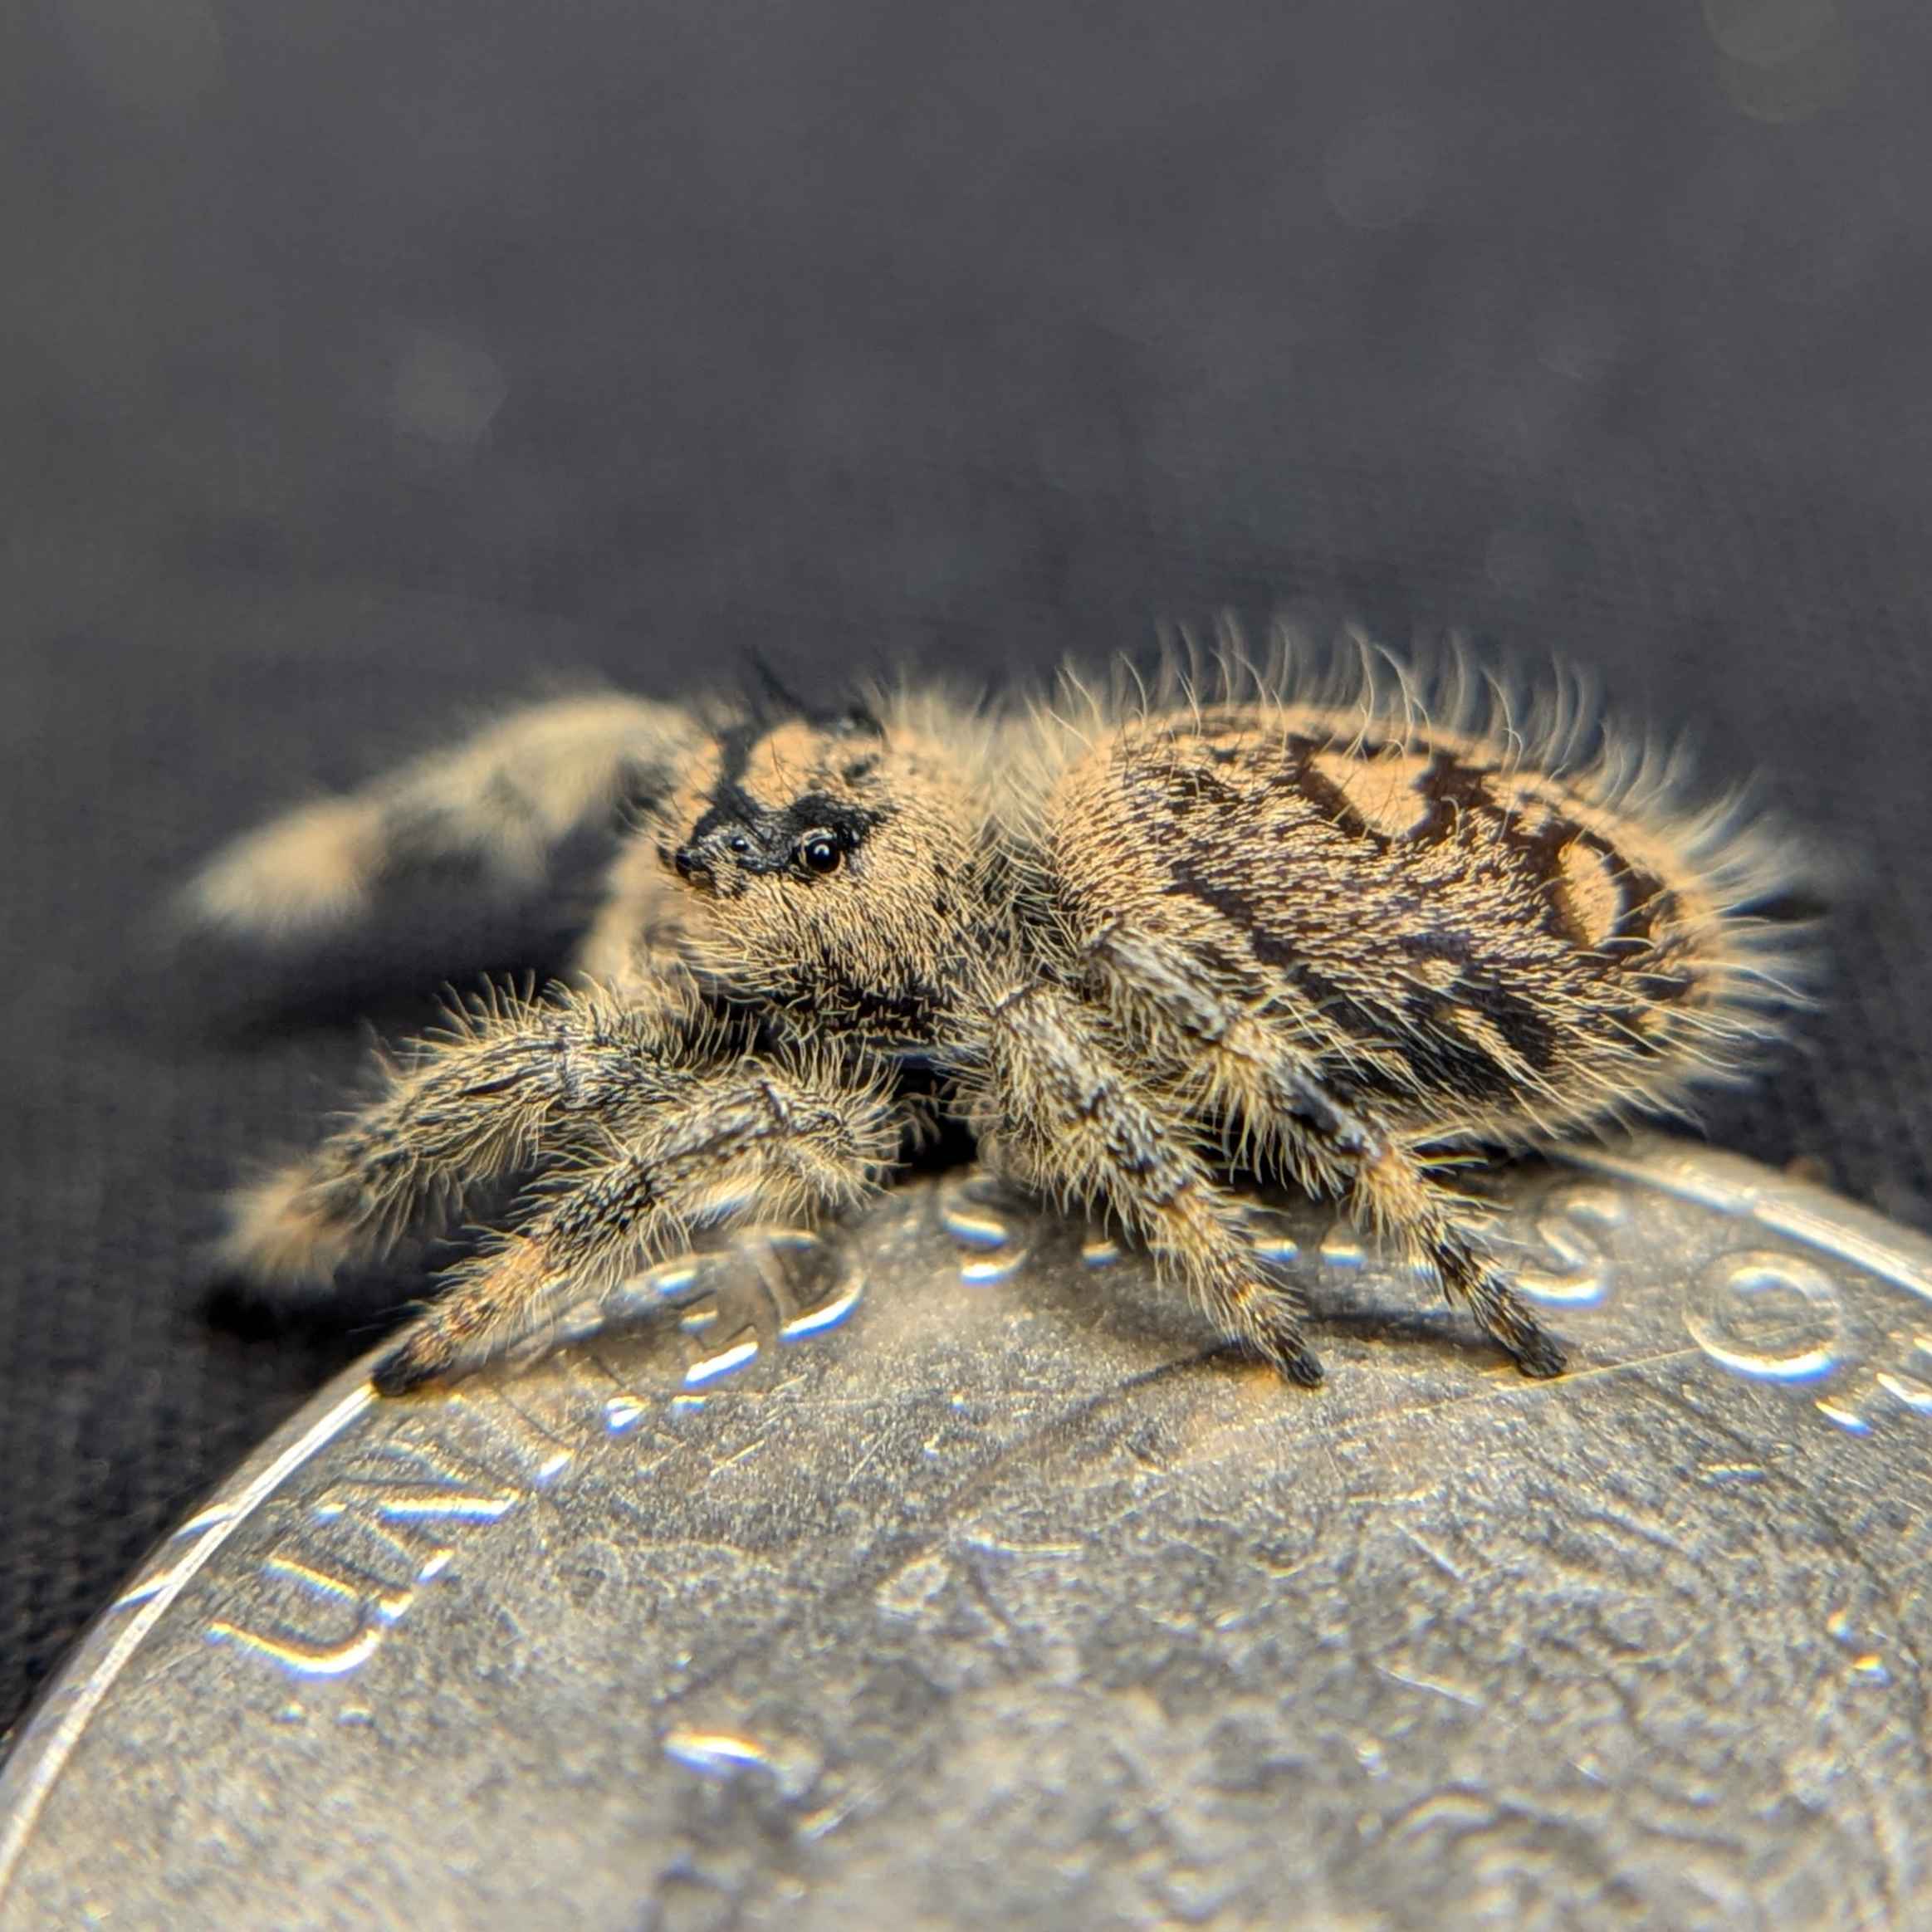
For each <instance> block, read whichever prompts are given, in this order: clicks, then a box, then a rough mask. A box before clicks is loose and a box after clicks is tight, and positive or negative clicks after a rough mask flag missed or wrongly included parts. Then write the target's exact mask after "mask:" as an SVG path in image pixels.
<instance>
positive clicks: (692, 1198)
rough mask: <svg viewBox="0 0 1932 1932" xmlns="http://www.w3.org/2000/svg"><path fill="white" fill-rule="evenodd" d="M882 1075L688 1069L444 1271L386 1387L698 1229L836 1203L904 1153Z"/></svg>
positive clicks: (543, 1313) (489, 1347)
mask: <svg viewBox="0 0 1932 1932" xmlns="http://www.w3.org/2000/svg"><path fill="white" fill-rule="evenodd" d="M899 1136H900V1125H899V1120H898V1114H897V1113H896V1111H895V1109H894V1108H893V1104H892V1103H891V1100H890V1098H889V1096H888V1092H887V1089H886V1088H885V1087H884V1086H883V1084H881V1083H872V1082H864V1083H860V1082H857V1081H854V1079H853V1078H851V1077H850V1076H849V1075H848V1074H844V1073H843V1072H841V1070H840V1069H839V1068H838V1067H837V1066H836V1065H834V1064H833V1063H832V1062H830V1061H829V1060H812V1059H793V1060H790V1061H787V1060H784V1059H774V1060H771V1061H768V1062H764V1063H757V1062H752V1061H749V1060H746V1061H742V1062H740V1063H739V1064H737V1065H736V1066H734V1067H731V1068H728V1069H724V1070H723V1071H721V1072H717V1073H715V1074H712V1075H711V1076H709V1077H708V1078H703V1079H701V1080H698V1081H696V1082H694V1083H692V1087H691V1088H690V1089H689V1090H688V1091H687V1093H685V1094H684V1095H683V1096H682V1098H681V1101H680V1103H679V1104H678V1106H677V1109H676V1110H675V1111H674V1112H673V1113H668V1114H666V1115H665V1116H664V1117H663V1118H661V1119H660V1120H659V1121H658V1122H657V1123H655V1124H654V1125H653V1126H652V1127H650V1128H649V1129H648V1131H647V1132H644V1133H643V1134H642V1135H641V1136H640V1137H638V1139H637V1140H636V1142H634V1144H633V1145H631V1146H629V1147H626V1148H625V1149H624V1151H623V1152H620V1153H619V1154H618V1155H616V1156H615V1157H614V1158H608V1159H604V1160H601V1161H599V1162H595V1163H594V1164H586V1165H584V1166H582V1167H579V1168H577V1169H575V1171H570V1172H568V1173H566V1174H565V1175H564V1176H561V1177H560V1179H559V1181H557V1182H556V1183H555V1185H554V1186H552V1187H551V1188H550V1191H549V1192H548V1194H547V1197H546V1198H545V1199H544V1201H543V1205H542V1206H540V1210H539V1211H538V1212H537V1213H536V1214H535V1215H533V1216H532V1218H531V1219H530V1220H527V1221H526V1223H525V1224H524V1225H522V1226H521V1228H519V1229H517V1230H514V1231H512V1232H511V1233H508V1234H506V1235H501V1236H499V1237H498V1238H497V1240H496V1241H495V1242H494V1243H493V1244H492V1246H491V1247H490V1248H489V1249H488V1250H486V1251H485V1252H484V1253H483V1254H482V1255H478V1256H477V1257H476V1259H474V1260H472V1261H470V1262H467V1263H466V1264H464V1265H463V1266H462V1267H461V1268H459V1269H457V1270H455V1271H454V1273H453V1274H452V1276H451V1278H450V1280H449V1284H448V1287H447V1288H446V1289H444V1291H443V1294H441V1295H439V1296H438V1299H436V1300H434V1301H433V1302H432V1303H430V1304H429V1306H428V1309H427V1310H426V1311H425V1312H424V1313H423V1315H422V1317H421V1318H419V1319H418V1321H417V1322H416V1323H415V1324H414V1325H413V1327H411V1328H409V1329H408V1330H407V1331H406V1332H405V1333H404V1335H403V1337H402V1338H401V1340H400V1341H399V1342H398V1343H397V1344H396V1346H395V1347H394V1348H392V1349H391V1350H390V1351H389V1353H388V1354H387V1355H386V1356H384V1358H383V1360H382V1361H381V1362H379V1364H378V1366H377V1367H376V1370H375V1377H374V1379H375V1385H376V1387H377V1388H379V1390H380V1391H381V1392H383V1393H384V1395H400V1394H403V1393H404V1392H406V1391H408V1390H409V1389H413V1388H415V1387H418V1385H419V1384H421V1383H423V1382H430V1381H433V1380H436V1379H437V1378H438V1377H443V1376H447V1375H451V1374H456V1373H460V1372H463V1371H465V1370H467V1369H471V1368H474V1367H477V1366H478V1365H480V1364H481V1363H482V1362H485V1361H487V1360H488V1359H490V1358H491V1357H493V1356H495V1355H496V1354H498V1353H499V1352H501V1350H503V1349H504V1348H506V1347H508V1346H509V1345H510V1344H511V1343H514V1342H516V1341H518V1340H521V1339H522V1338H524V1337H526V1336H528V1335H530V1334H532V1333H536V1332H537V1331H539V1330H540V1328H542V1326H543V1324H544V1323H545V1320H546V1319H547V1318H550V1316H552V1315H554V1314H555V1313H556V1312H557V1310H558V1309H559V1308H560V1307H561V1306H563V1305H565V1303H568V1302H571V1301H575V1300H576V1299H580V1298H581V1297H582V1296H583V1295H584V1294H594V1293H597V1292H599V1291H600V1290H602V1289H606V1288H608V1287H609V1285H610V1284H612V1283H613V1282H614V1281H616V1280H619V1279H622V1277H623V1276H624V1274H625V1273H627V1272H628V1271H629V1270H630V1269H633V1268H634V1267H636V1266H637V1265H638V1264H639V1263H640V1262H642V1261H643V1260H644V1259H646V1258H647V1257H648V1256H650V1255H656V1254H661V1253H663V1251H664V1250H667V1249H668V1248H669V1247H671V1246H673V1245H674V1244H676V1243H678V1242H680V1241H682V1240H685V1239H686V1238H687V1236H688V1235H689V1234H690V1232H691V1230H692V1229H693V1228H695V1227H698V1226H703V1225H713V1224H715V1223H717V1222H718V1221H721V1220H727V1219H735V1218H736V1217H737V1216H738V1215H742V1214H745V1213H748V1212H751V1211H762V1212H765V1213H775V1214H783V1215H790V1214H797V1213H809V1212H811V1211H816V1210H823V1209H828V1208H838V1207H842V1206H847V1205H849V1204H850V1203H851V1202H853V1201H856V1200H858V1199H859V1198H860V1197H861V1196H863V1195H864V1194H866V1193H868V1191H871V1190H872V1189H873V1187H875V1186H877V1185H878V1182H879V1180H880V1178H881V1176H882V1175H883V1171H884V1170H885V1169H886V1168H887V1167H888V1166H889V1165H890V1163H891V1162H892V1161H893V1158H894V1157H896V1155H897V1154H898V1147H899Z"/></svg>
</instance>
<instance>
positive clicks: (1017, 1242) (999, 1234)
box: [938, 1170, 1039, 1288]
mask: <svg viewBox="0 0 1932 1932" xmlns="http://www.w3.org/2000/svg"><path fill="white" fill-rule="evenodd" d="M938 1213H939V1222H940V1225H941V1226H942V1227H943V1228H944V1229H945V1230H946V1233H947V1234H949V1235H951V1236H952V1238H953V1240H955V1241H956V1242H957V1243H958V1244H959V1245H960V1247H961V1249H962V1250H965V1253H964V1255H962V1257H961V1261H960V1264H959V1274H960V1279H961V1281H965V1282H969V1283H971V1284H972V1285H973V1286H975V1287H976V1288H986V1287H990V1286H991V1285H992V1284H994V1283H995V1282H999V1281H1009V1280H1010V1279H1012V1278H1013V1276H1014V1275H1015V1274H1018V1273H1019V1272H1020V1269H1022V1268H1024V1267H1025V1265H1026V1264H1027V1262H1028V1261H1029V1260H1030V1259H1031V1257H1032V1255H1033V1240H1032V1233H1033V1225H1034V1222H1035V1221H1036V1220H1037V1219H1038V1217H1039V1208H1038V1206H1037V1204H1035V1203H1034V1202H1032V1201H1029V1200H1028V1199H1027V1197H1026V1196H1025V1195H1023V1194H1022V1193H1020V1191H1019V1190H1018V1189H1017V1188H1015V1187H1011V1186H1008V1185H1007V1184H1006V1183H1005V1181H1000V1180H999V1179H997V1178H996V1177H995V1176H991V1175H988V1174H985V1173H981V1172H979V1171H976V1170H969V1171H966V1172H964V1173H961V1174H958V1175H952V1176H948V1177H947V1178H946V1180H945V1181H942V1182H941V1184H940V1187H939V1201H938Z"/></svg>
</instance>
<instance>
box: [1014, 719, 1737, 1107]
mask: <svg viewBox="0 0 1932 1932" xmlns="http://www.w3.org/2000/svg"><path fill="white" fill-rule="evenodd" d="M1519 749H1520V748H1519V747H1513V746H1512V745H1511V744H1510V742H1509V741H1507V740H1505V739H1504V738H1503V737H1502V736H1498V737H1497V738H1496V739H1495V740H1494V741H1487V740H1485V738H1484V736H1483V735H1481V734H1480V733H1477V734H1473V735H1465V734H1460V733H1455V732H1431V731H1427V730H1426V729H1423V730H1416V731H1404V729H1403V728H1402V723H1401V721H1400V720H1390V719H1382V720H1374V719H1371V720H1370V721H1368V722H1367V724H1366V725H1365V723H1364V720H1363V717H1362V712H1359V711H1355V712H1342V711H1330V710H1326V709H1323V708H1321V707H1289V706H1274V705H1268V704H1230V705H1225V706H1221V707H1213V708H1209V709H1205V710H1202V711H1200V712H1193V711H1189V712H1173V713H1168V714H1165V715H1155V716H1151V717H1143V718H1139V719H1136V720H1133V721H1129V722H1127V723H1125V724H1123V725H1121V726H1118V727H1117V728H1116V729H1114V730H1113V731H1111V732H1109V733H1108V735H1106V736H1103V737H1102V738H1100V739H1099V740H1098V741H1096V742H1094V743H1093V745H1092V746H1091V748H1090V749H1089V750H1088V751H1085V752H1084V753H1083V754H1082V755H1081V756H1079V758H1078V760H1077V761H1074V763H1073V764H1072V765H1069V767H1068V769H1067V770H1065V771H1064V773H1063V775H1062V776H1061V778H1060V780H1059V783H1058V785H1056V786H1055V788H1054V791H1053V793H1052V795H1051V798H1050V800H1049V807H1048V812H1047V819H1046V824H1045V828H1044V830H1045V843H1046V846H1047V852H1046V861H1047V873H1048V875H1049V877H1050V878H1052V879H1053V881H1054V887H1053V890H1054V897H1055V898H1056V900H1057V902H1058V903H1057V907H1056V912H1057V913H1058V915H1059V919H1060V921H1061V922H1063V923H1064V926H1065V927H1067V929H1068V930H1069V933H1070V936H1071V937H1072V938H1073V940H1074V944H1075V946H1077V947H1079V948H1082V949H1086V950H1088V953H1089V957H1090V958H1091V957H1094V956H1096V955H1095V953H1094V951H1093V950H1092V949H1093V948H1094V947H1095V942H1098V941H1100V940H1101V939H1102V938H1103V936H1104V935H1106V934H1108V933H1109V932H1126V933H1129V934H1132V935H1133V936H1135V937H1137V938H1142V937H1144V938H1145V939H1146V940H1147V942H1151V943H1153V944H1155V945H1157V946H1163V947H1167V948H1171V949H1172V951H1173V956H1175V957H1176V958H1177V959H1178V958H1181V957H1185V959H1186V961H1187V962H1188V968H1189V971H1191V972H1194V973H1202V972H1205V973H1206V974H1207V975H1210V976H1211V977H1212V978H1213V980H1214V981H1215V983H1216V984H1217V985H1219V986H1220V987H1222V988H1223V989H1224V990H1226V991H1228V992H1230V993H1232V994H1234V995H1237V996H1238V998H1239V1000H1240V1004H1241V1005H1242V1007H1243V1009H1244V1010H1246V1011H1248V1012H1250V1013H1251V1014H1255V1015H1258V1016H1260V1015H1265V1016H1266V1017H1267V1019H1268V1020H1269V1022H1270V1024H1271V1025H1273V1026H1274V1027H1275V1028H1277V1029H1279V1030H1281V1032H1282V1034H1283V1036H1284V1038H1289V1039H1292V1040H1293V1043H1294V1046H1295V1048H1296V1049H1297V1050H1298V1051H1299V1052H1301V1053H1303V1054H1306V1055H1307V1056H1308V1057H1309V1059H1312V1061H1313V1063H1314V1064H1316V1066H1317V1067H1318V1069H1319V1071H1320V1072H1321V1073H1322V1074H1323V1077H1324V1078H1328V1079H1330V1080H1332V1081H1333V1082H1334V1083H1336V1084H1337V1086H1338V1088H1340V1089H1341V1090H1343V1091H1347V1092H1352V1093H1356V1094H1357V1095H1361V1096H1364V1097H1367V1096H1372V1097H1374V1098H1377V1099H1378V1100H1380V1101H1381V1102H1382V1103H1384V1110H1385V1112H1387V1113H1388V1114H1389V1115H1390V1117H1391V1118H1393V1119H1395V1120H1396V1121H1399V1122H1401V1123H1404V1124H1405V1125H1406V1126H1407V1127H1410V1128H1411V1129H1414V1130H1417V1131H1426V1130H1431V1129H1440V1131H1442V1132H1456V1131H1465V1132H1503V1133H1517V1132H1541V1131H1544V1130H1549V1129H1554V1128H1557V1127H1563V1126H1566V1125H1574V1124H1577V1123H1579V1122H1582V1121H1585V1120H1587V1119H1589V1118H1592V1117H1593V1116H1596V1115H1598V1114H1601V1113H1605V1112H1607V1111H1612V1110H1614V1109H1615V1108H1617V1107H1618V1106H1619V1105H1620V1104H1621V1103H1632V1102H1634V1103H1648V1102H1656V1101H1668V1100H1670V1099H1671V1098H1674V1097H1675V1095H1676V1094H1677V1093H1679V1092H1680V1090H1681V1088H1683V1086H1684V1085H1685V1083H1686V1082H1687V1081H1688V1080H1689V1079H1690V1078H1694V1077H1695V1075H1696V1074H1699V1073H1700V1072H1701V1071H1705V1070H1708V1069H1709V1067H1710V1065H1711V1064H1713V1063H1715V1064H1718V1065H1719V1066H1720V1067H1721V1066H1722V1064H1723V1062H1724V1048H1725V1046H1726V1044H1728V1043H1729V1042H1730V1041H1731V1040H1732V1039H1734V1038H1735V1037H1737V1036H1740V1035H1742V1034H1744V1033H1745V1032H1746V1031H1748V1030H1751V1028H1750V1026H1749V1020H1750V1016H1751V1009H1752V1007H1753V1005H1761V1004H1763V1000H1762V995H1761V994H1760V992H1759V991H1758V983H1759V981H1761V980H1762V978H1763V975H1762V973H1761V972H1760V971H1758V968H1757V967H1756V966H1753V963H1752V959H1751V955H1752V952H1753V948H1754V947H1757V946H1758V945H1759V942H1758V940H1757V939H1756V937H1755V928H1754V927H1753V924H1752V922H1749V921H1744V920H1741V919H1739V917H1736V916H1735V914H1734V912H1732V911H1731V910H1730V909H1729V907H1730V906H1731V905H1732V904H1733V903H1734V902H1735V901H1736V899H1737V898H1738V897H1739V887H1740V884H1741V883H1746V882H1747V881H1748V882H1749V883H1752V884H1754V885H1757V886H1759V887H1761V886H1762V884H1763V880H1762V878H1758V876H1757V873H1756V871H1754V870H1753V866H1751V865H1749V864H1747V863H1744V858H1743V856H1742V855H1743V852H1744V849H1743V847H1742V846H1740V845H1739V844H1738V842H1737V841H1736V839H1734V838H1730V839H1728V840H1727V837H1726V835H1725V834H1723V832H1722V830H1721V828H1720V827H1719V825H1718V824H1716V822H1715V821H1714V819H1702V820H1700V819H1685V818H1681V817H1674V816H1673V815H1671V814H1670V813H1669V812H1668V811H1667V810H1665V809H1659V808H1658V807H1657V806H1656V805H1655V804H1654V803H1653V804H1652V805H1649V806H1648V807H1646V806H1645V805H1642V804H1641V802H1637V801H1640V800H1641V797H1642V793H1641V790H1639V791H1638V792H1637V794H1636V800H1633V799H1632V798H1631V795H1630V792H1629V790H1628V789H1627V788H1626V790H1625V792H1624V794H1623V795H1621V797H1620V795H1619V792H1618V790H1617V788H1616V787H1615V786H1613V785H1612V784H1610V783H1609V782H1607V780H1604V779H1602V777H1601V776H1590V775H1586V776H1584V777H1582V778H1568V779H1566V778H1564V777H1563V776H1560V775H1554V774H1552V773H1550V772H1548V771H1544V770H1538V769H1537V768H1536V767H1535V765H1534V763H1533V761H1528V760H1526V759H1524V758H1523V757H1521V756H1519V755H1516V756H1513V751H1515V752H1517V753H1518V754H1519ZM1761 869H1762V868H1758V870H1761ZM1104 951H1106V949H1105V947H1104V946H1101V947H1099V948H1098V952H1099V953H1104ZM1096 970H1097V971H1098V976H1099V977H1100V978H1101V979H1102V980H1103V981H1105V979H1106V974H1105V972H1104V971H1103V970H1098V969H1096ZM1101 990H1102V991H1103V995H1109V996H1110V997H1111V998H1112V999H1113V1003H1114V1004H1115V1005H1116V1007H1117V1009H1118V1010H1119V1014H1120V1017H1121V1018H1122V1019H1123V1020H1126V1021H1127V1022H1129V1023H1130V1024H1137V1025H1141V1026H1142V1027H1143V1028H1144V1029H1145V1030H1147V1031H1149V1032H1151V1033H1153V1034H1161V1033H1162V1030H1163V1029H1165V1030H1167V1032H1168V1033H1169V1034H1170V1035H1171V1032H1172V1028H1171V1020H1172V1018H1173V1015H1172V1012H1171V1010H1169V1011H1167V1012H1166V1013H1165V1014H1164V1015H1163V1014H1157V1013H1155V1012H1154V1011H1153V1010H1152V1008H1151V1007H1150V1006H1149V1005H1148V1002H1147V997H1146V988H1145V987H1144V986H1142V987H1139V988H1135V987H1130V986H1118V985H1116V986H1111V987H1109V986H1106V985H1104V984H1103V986H1102V988H1101ZM1168 1044H1170V1045H1171V1046H1172V1047H1173V1048H1174V1049H1175V1050H1176V1052H1177V1053H1179V1054H1185V1053H1186V1050H1187V1049H1186V1042H1185V1041H1177V1040H1174V1039H1171V1038H1170V1039H1169V1043H1168Z"/></svg>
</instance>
